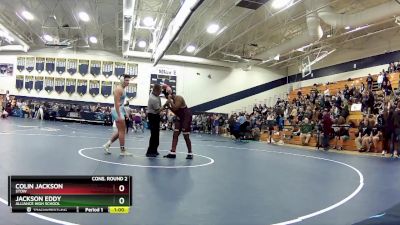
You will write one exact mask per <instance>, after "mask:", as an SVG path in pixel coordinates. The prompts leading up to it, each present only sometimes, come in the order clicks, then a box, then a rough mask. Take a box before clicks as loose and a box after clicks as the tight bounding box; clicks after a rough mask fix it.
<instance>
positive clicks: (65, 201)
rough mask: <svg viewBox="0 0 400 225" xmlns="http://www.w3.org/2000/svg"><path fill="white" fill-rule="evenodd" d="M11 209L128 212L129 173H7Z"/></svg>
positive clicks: (130, 199)
mask: <svg viewBox="0 0 400 225" xmlns="http://www.w3.org/2000/svg"><path fill="white" fill-rule="evenodd" d="M8 205H9V206H11V211H12V212H15V213H20V212H25V213H26V212H36V213H46V212H48V213H55V212H60V213H129V209H130V206H132V177H131V176H108V175H105V176H102V175H100V176H45V177H43V176H9V177H8Z"/></svg>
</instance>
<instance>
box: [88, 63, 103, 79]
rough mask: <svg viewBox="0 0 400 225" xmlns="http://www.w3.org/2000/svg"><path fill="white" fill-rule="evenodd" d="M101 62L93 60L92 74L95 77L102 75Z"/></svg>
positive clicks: (91, 64)
mask: <svg viewBox="0 0 400 225" xmlns="http://www.w3.org/2000/svg"><path fill="white" fill-rule="evenodd" d="M100 68H101V61H98V60H91V61H90V74H92V75H93V76H95V77H96V76H98V75H100Z"/></svg>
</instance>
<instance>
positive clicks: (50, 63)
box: [46, 58, 56, 74]
mask: <svg viewBox="0 0 400 225" xmlns="http://www.w3.org/2000/svg"><path fill="white" fill-rule="evenodd" d="M55 64H56V59H55V58H46V71H47V72H48V73H49V74H51V73H53V72H54V69H55Z"/></svg>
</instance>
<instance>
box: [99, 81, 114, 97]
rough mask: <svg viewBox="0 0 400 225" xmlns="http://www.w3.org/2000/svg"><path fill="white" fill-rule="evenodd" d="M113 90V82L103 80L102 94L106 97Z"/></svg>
mask: <svg viewBox="0 0 400 225" xmlns="http://www.w3.org/2000/svg"><path fill="white" fill-rule="evenodd" d="M111 91H112V82H111V81H102V82H101V95H103V96H104V97H108V96H110V95H111Z"/></svg>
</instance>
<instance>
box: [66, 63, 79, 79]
mask: <svg viewBox="0 0 400 225" xmlns="http://www.w3.org/2000/svg"><path fill="white" fill-rule="evenodd" d="M77 70H78V60H77V59H68V60H67V72H68V73H69V74H71V75H74V74H75V73H76V71H77Z"/></svg>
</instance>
